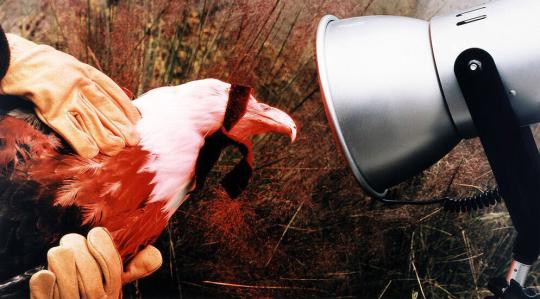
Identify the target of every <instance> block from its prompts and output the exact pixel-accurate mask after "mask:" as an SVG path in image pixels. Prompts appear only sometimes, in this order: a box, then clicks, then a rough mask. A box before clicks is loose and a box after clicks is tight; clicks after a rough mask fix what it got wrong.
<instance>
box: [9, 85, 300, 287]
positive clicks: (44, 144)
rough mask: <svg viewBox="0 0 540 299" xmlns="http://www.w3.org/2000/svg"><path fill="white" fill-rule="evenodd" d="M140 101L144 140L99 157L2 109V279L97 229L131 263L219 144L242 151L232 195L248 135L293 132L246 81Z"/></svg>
mask: <svg viewBox="0 0 540 299" xmlns="http://www.w3.org/2000/svg"><path fill="white" fill-rule="evenodd" d="M134 103H135V105H136V107H137V108H138V109H139V111H140V112H141V115H142V119H141V120H140V121H139V122H138V123H137V125H136V130H137V132H138V133H139V135H140V137H141V141H140V143H139V145H137V146H134V147H126V148H125V149H123V150H122V151H121V152H120V153H119V154H117V155H116V156H112V157H110V156H105V155H98V156H97V157H96V158H94V159H85V158H82V157H79V156H77V155H74V154H72V152H71V151H70V149H69V148H68V147H67V146H65V145H64V143H62V142H61V141H60V139H58V138H57V136H56V135H55V134H54V133H52V132H50V130H47V129H45V130H44V131H43V130H39V129H37V128H36V126H35V124H34V123H33V122H34V120H33V119H34V118H32V117H31V116H30V115H29V114H28V113H27V112H25V110H24V109H18V108H17V107H15V108H10V109H8V112H7V113H6V114H4V115H2V116H0V283H1V282H2V281H3V280H5V279H8V278H11V277H12V276H13V275H16V274H20V273H21V272H24V271H25V270H28V269H29V268H31V267H35V266H37V265H40V264H43V263H45V257H46V251H47V249H48V248H50V247H51V246H53V245H54V244H55V242H57V241H58V239H59V238H60V236H62V235H63V234H65V233H70V232H79V233H85V232H86V231H87V230H88V229H89V228H91V227H94V226H104V227H106V228H107V229H108V230H109V231H110V232H111V234H112V236H113V238H114V241H115V244H116V246H117V248H118V249H119V251H120V253H121V255H122V257H123V259H124V261H127V260H129V259H130V258H131V257H132V256H133V255H134V254H136V253H137V252H138V250H140V249H141V248H143V247H144V246H146V245H148V244H150V243H152V242H154V241H155V240H156V238H157V237H158V236H159V235H160V234H161V232H162V231H163V229H164V228H165V227H166V225H167V222H168V220H169V219H170V217H171V216H172V215H173V214H174V212H175V211H176V209H177V208H178V207H179V206H180V205H181V204H182V202H184V201H185V200H186V199H187V198H188V196H189V193H190V192H191V191H193V190H194V189H195V188H198V187H200V186H201V185H202V184H203V183H204V178H205V176H206V175H207V174H208V172H209V171H210V169H211V167H212V166H213V165H214V163H215V162H216V161H217V160H218V158H219V154H220V152H221V150H222V149H223V148H225V147H226V146H229V145H233V146H237V147H239V148H240V151H241V153H242V154H243V156H244V157H243V159H242V160H241V161H240V163H239V164H238V165H237V166H236V167H235V168H234V169H233V170H232V171H231V173H229V174H228V175H226V176H225V177H224V178H223V180H222V184H223V185H224V187H225V190H226V191H227V192H228V193H229V194H230V195H231V196H232V197H235V196H237V195H238V194H239V193H240V192H241V191H242V189H243V188H245V187H246V185H247V182H248V180H249V177H250V175H251V171H252V164H253V155H252V151H251V141H250V137H251V136H253V135H256V134H262V133H266V132H277V133H281V134H286V135H288V136H290V138H291V139H292V140H294V139H295V137H296V126H295V123H294V121H293V120H292V119H291V118H290V117H289V116H288V115H287V114H286V113H285V112H283V111H281V110H279V109H276V108H273V107H270V106H268V105H265V104H262V103H259V102H258V101H257V100H256V99H255V98H254V97H253V95H251V89H250V88H247V87H242V86H237V85H232V86H231V85H230V84H228V83H225V82H222V81H219V80H215V79H206V80H199V81H193V82H189V83H186V84H183V85H179V86H174V87H162V88H157V89H154V90H152V91H149V92H147V93H146V94H144V95H142V96H141V97H139V98H138V99H136V100H135V101H134ZM0 111H2V109H1V107H0Z"/></svg>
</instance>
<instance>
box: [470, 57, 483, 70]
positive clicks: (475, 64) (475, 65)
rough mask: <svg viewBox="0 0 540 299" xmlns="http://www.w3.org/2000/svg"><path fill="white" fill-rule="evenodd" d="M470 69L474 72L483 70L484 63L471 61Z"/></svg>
mask: <svg viewBox="0 0 540 299" xmlns="http://www.w3.org/2000/svg"><path fill="white" fill-rule="evenodd" d="M469 69H470V70H471V71H473V72H475V71H481V70H482V63H481V62H480V61H478V60H471V61H469Z"/></svg>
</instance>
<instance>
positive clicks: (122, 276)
mask: <svg viewBox="0 0 540 299" xmlns="http://www.w3.org/2000/svg"><path fill="white" fill-rule="evenodd" d="M47 260H48V263H49V266H48V268H49V270H42V271H39V272H37V273H36V274H34V275H32V278H31V279H30V293H31V298H32V299H53V298H54V299H72V298H74V299H76V298H107V299H117V298H120V296H121V292H122V285H124V284H127V283H129V282H132V281H134V280H137V279H140V278H143V277H146V276H148V275H150V274H152V273H153V272H155V271H156V270H157V269H158V268H159V267H160V266H161V264H162V262H163V260H162V257H161V254H160V252H159V250H157V249H156V248H155V247H153V246H147V247H146V248H145V249H144V250H142V251H141V252H139V253H138V254H137V255H136V256H135V258H134V259H133V260H132V261H131V262H130V263H129V264H128V265H127V267H126V271H125V272H123V271H122V261H121V259H120V255H119V254H118V251H117V250H116V248H115V246H114V243H113V240H112V238H111V236H110V234H109V232H108V231H107V230H106V229H104V228H101V227H98V228H94V229H92V230H91V231H90V232H89V233H88V236H87V238H86V239H85V238H84V237H83V236H81V235H78V234H68V235H65V236H64V237H62V239H61V240H60V246H58V247H54V248H51V249H50V250H49V252H48V254H47Z"/></svg>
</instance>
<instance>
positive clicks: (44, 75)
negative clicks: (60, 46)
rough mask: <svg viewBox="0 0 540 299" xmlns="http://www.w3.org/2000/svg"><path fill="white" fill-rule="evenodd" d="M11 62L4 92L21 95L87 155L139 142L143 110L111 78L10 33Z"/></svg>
mask: <svg viewBox="0 0 540 299" xmlns="http://www.w3.org/2000/svg"><path fill="white" fill-rule="evenodd" d="M6 36H7V39H8V43H9V48H10V52H11V58H10V64H9V68H8V70H7V73H6V75H5V77H4V78H3V79H2V81H1V82H0V93H1V94H9V95H16V96H22V97H24V98H26V99H28V100H30V101H31V102H33V103H34V105H35V110H36V113H37V115H38V117H39V118H40V119H41V120H42V121H43V122H44V123H45V124H46V125H48V126H49V127H50V128H52V129H53V130H55V131H56V132H57V133H58V134H60V135H61V136H62V137H63V138H64V139H65V140H66V141H67V142H68V143H69V144H70V145H71V146H72V147H73V149H74V150H75V151H76V152H77V153H78V154H80V155H81V156H83V157H87V158H92V157H94V156H95V155H97V154H98V152H102V153H104V154H107V155H114V154H116V153H118V152H119V151H120V150H121V149H122V148H124V146H125V145H126V144H127V145H136V144H137V143H138V141H139V137H138V135H137V133H136V131H135V129H134V124H135V123H136V122H137V121H138V120H139V119H140V114H139V112H138V110H137V108H135V106H133V104H132V103H131V101H130V99H129V98H128V96H127V95H126V94H125V93H124V91H123V90H122V89H121V88H120V87H119V86H118V85H117V84H116V83H114V81H113V80H111V79H110V78H109V77H107V76H106V75H104V74H103V73H101V72H100V71H98V70H97V69H95V68H94V67H92V66H90V65H87V64H84V63H82V62H80V61H78V60H77V59H76V58H74V57H73V56H71V55H68V54H65V53H63V52H60V51H57V50H55V49H54V48H52V47H49V46H46V45H37V44H35V43H33V42H31V41H29V40H26V39H24V38H22V37H20V36H17V35H14V34H6Z"/></svg>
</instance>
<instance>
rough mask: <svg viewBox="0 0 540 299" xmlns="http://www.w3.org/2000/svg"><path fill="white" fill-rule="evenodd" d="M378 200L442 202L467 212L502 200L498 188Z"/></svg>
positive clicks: (393, 202) (409, 202) (415, 202)
mask: <svg viewBox="0 0 540 299" xmlns="http://www.w3.org/2000/svg"><path fill="white" fill-rule="evenodd" d="M377 200H378V201H380V202H382V203H384V204H392V205H412V206H425V205H433V204H442V205H443V208H444V209H445V210H447V211H451V212H457V213H460V212H469V211H476V210H480V209H483V208H487V207H489V206H492V205H495V204H497V203H500V202H502V196H501V194H500V192H499V188H495V189H492V190H488V191H484V192H481V193H479V194H476V195H473V196H468V197H458V198H452V197H443V198H434V199H427V200H398V199H388V198H378V199H377Z"/></svg>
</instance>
